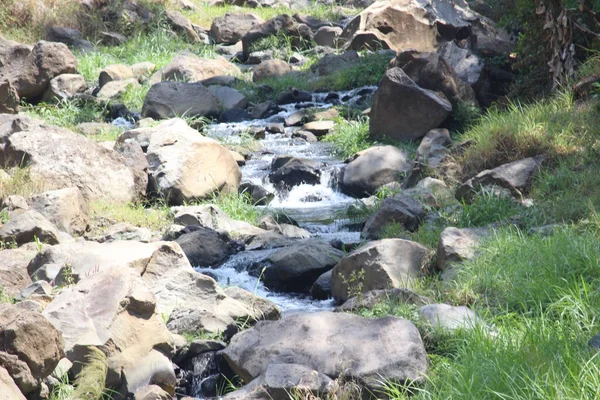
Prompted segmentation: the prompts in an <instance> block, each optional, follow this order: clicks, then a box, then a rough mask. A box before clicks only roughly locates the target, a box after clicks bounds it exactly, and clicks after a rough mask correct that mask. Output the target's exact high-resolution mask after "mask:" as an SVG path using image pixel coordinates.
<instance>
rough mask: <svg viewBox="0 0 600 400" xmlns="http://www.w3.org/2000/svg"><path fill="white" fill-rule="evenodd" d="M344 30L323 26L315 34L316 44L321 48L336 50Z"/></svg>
mask: <svg viewBox="0 0 600 400" xmlns="http://www.w3.org/2000/svg"><path fill="white" fill-rule="evenodd" d="M341 34H342V28H340V27H337V26H322V27H320V28H319V29H318V30H317V32H315V43H316V44H318V45H319V46H327V47H333V48H336V47H337V46H338V40H339V37H340V36H341Z"/></svg>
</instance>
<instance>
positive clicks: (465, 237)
mask: <svg viewBox="0 0 600 400" xmlns="http://www.w3.org/2000/svg"><path fill="white" fill-rule="evenodd" d="M490 233H491V232H490V230H489V229H485V228H462V229H460V228H454V227H448V228H446V229H444V230H443V231H442V233H441V235H440V240H439V242H438V247H437V266H438V268H439V269H441V270H445V269H446V268H448V267H449V265H450V264H451V263H455V262H461V261H464V260H470V259H472V258H473V257H474V256H475V254H476V251H477V247H478V245H479V243H480V242H481V240H482V239H484V238H486V237H487V236H489V235H490Z"/></svg>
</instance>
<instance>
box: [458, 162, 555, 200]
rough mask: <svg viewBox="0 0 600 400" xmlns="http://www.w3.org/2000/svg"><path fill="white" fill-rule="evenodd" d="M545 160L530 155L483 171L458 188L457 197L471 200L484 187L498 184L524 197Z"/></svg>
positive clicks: (515, 194) (520, 197)
mask: <svg viewBox="0 0 600 400" xmlns="http://www.w3.org/2000/svg"><path fill="white" fill-rule="evenodd" d="M543 161H544V158H543V157H529V158H524V159H522V160H518V161H513V162H511V163H508V164H503V165H501V166H499V167H496V168H494V169H491V170H485V171H482V172H480V173H479V174H477V175H476V176H474V177H473V178H471V179H469V180H468V181H466V182H465V183H463V184H462V186H460V187H459V188H458V189H457V190H456V198H457V199H458V200H467V201H470V200H471V199H472V198H473V196H474V195H475V194H476V193H477V192H478V191H479V190H480V189H481V188H482V187H485V186H498V187H501V188H504V189H508V190H509V191H510V192H511V194H512V195H513V196H515V197H516V198H517V199H522V197H523V193H524V192H527V190H529V188H530V187H531V183H532V181H533V176H534V175H535V174H536V172H537V171H538V170H539V169H540V167H541V165H542V162H543Z"/></svg>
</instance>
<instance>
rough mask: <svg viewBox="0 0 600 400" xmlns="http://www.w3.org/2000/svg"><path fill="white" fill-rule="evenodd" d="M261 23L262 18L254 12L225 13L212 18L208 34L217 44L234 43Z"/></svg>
mask: <svg viewBox="0 0 600 400" xmlns="http://www.w3.org/2000/svg"><path fill="white" fill-rule="evenodd" d="M262 23H264V20H263V19H262V18H260V17H258V16H257V15H254V14H242V13H227V14H225V15H224V16H222V17H217V18H215V19H214V20H213V22H212V25H211V26H210V36H211V38H212V39H213V40H214V41H215V43H217V44H234V43H237V42H238V41H240V40H241V39H242V37H243V36H244V35H245V34H246V33H248V31H250V30H251V29H252V28H254V27H256V26H258V25H260V24H262Z"/></svg>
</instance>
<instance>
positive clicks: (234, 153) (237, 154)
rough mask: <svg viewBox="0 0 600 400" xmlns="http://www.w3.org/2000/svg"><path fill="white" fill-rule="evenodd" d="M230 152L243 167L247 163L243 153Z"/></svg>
mask: <svg viewBox="0 0 600 400" xmlns="http://www.w3.org/2000/svg"><path fill="white" fill-rule="evenodd" d="M221 118H222V117H221ZM229 152H230V153H231V156H232V157H233V159H234V160H235V162H236V163H237V165H238V166H240V167H241V166H243V165H246V159H245V158H244V156H243V155H241V154H240V153H238V152H237V151H232V150H229Z"/></svg>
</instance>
